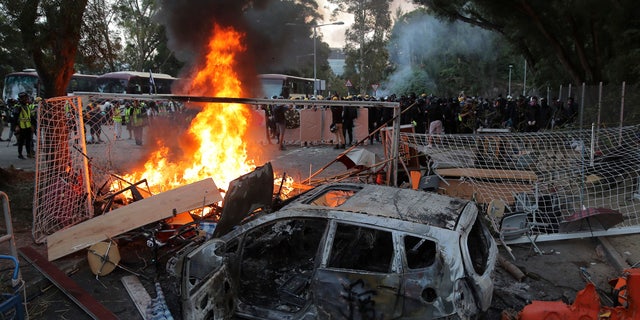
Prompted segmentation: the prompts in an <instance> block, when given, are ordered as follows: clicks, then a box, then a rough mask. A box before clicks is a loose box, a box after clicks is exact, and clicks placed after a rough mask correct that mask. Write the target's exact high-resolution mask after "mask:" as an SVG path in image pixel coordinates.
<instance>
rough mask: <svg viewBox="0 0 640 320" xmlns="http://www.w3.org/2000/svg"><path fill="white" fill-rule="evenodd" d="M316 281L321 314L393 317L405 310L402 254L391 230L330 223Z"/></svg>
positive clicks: (321, 315)
mask: <svg viewBox="0 0 640 320" xmlns="http://www.w3.org/2000/svg"><path fill="white" fill-rule="evenodd" d="M327 238H328V239H329V240H328V245H329V246H328V247H327V250H325V253H324V256H323V262H322V264H321V265H320V266H319V268H318V270H317V271H316V273H315V275H314V278H313V281H312V291H313V294H314V298H313V299H314V303H315V306H316V308H317V310H318V318H346V319H390V318H395V317H398V316H399V315H400V314H401V312H402V303H401V298H400V295H399V292H400V275H399V274H398V272H397V271H398V269H397V267H398V265H399V263H398V261H397V259H398V256H397V255H396V254H395V252H396V251H397V250H395V249H396V246H395V245H394V241H393V236H392V233H391V232H390V231H386V230H381V229H373V228H369V227H366V226H358V225H352V224H346V223H334V224H332V225H331V229H330V231H329V236H328V237H327Z"/></svg>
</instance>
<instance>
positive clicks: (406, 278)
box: [399, 234, 455, 319]
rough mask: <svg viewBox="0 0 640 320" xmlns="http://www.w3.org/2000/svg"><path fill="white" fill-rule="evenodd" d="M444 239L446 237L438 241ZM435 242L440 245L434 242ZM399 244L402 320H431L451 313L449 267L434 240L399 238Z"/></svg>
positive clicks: (452, 289)
mask: <svg viewBox="0 0 640 320" xmlns="http://www.w3.org/2000/svg"><path fill="white" fill-rule="evenodd" d="M442 238H446V237H442ZM438 241H444V240H443V239H441V238H438ZM399 242H401V243H402V244H403V249H404V250H403V252H404V261H405V263H404V272H403V278H402V284H403V285H402V296H403V297H404V308H403V313H402V317H403V318H404V319H435V318H440V317H445V316H448V315H451V314H453V313H455V306H454V304H453V298H452V296H453V294H454V286H453V283H452V281H451V266H449V265H448V264H447V261H446V259H444V257H443V256H442V254H441V251H443V250H444V248H442V247H438V244H437V242H436V240H435V239H430V238H427V237H418V236H413V235H408V234H407V235H404V234H403V235H399Z"/></svg>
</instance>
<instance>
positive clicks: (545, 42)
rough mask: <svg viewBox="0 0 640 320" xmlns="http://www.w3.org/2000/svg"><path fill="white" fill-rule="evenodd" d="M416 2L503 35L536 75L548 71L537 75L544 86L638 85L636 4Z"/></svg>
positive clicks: (445, 16) (639, 31) (627, 0)
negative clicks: (553, 82) (555, 82)
mask: <svg viewBox="0 0 640 320" xmlns="http://www.w3.org/2000/svg"><path fill="white" fill-rule="evenodd" d="M416 2H417V3H420V4H423V5H425V6H426V7H428V8H429V9H430V10H433V12H435V14H436V15H438V16H439V17H441V18H442V19H446V20H449V21H453V20H458V21H462V22H466V23H469V24H472V25H476V26H479V27H482V28H485V29H487V30H491V31H494V32H496V33H498V34H500V35H501V36H502V37H503V38H504V39H505V40H506V41H507V42H508V43H509V44H510V45H511V46H512V47H513V48H514V50H516V51H517V52H519V53H520V54H521V55H522V56H523V57H525V59H526V60H527V62H528V66H529V68H530V70H531V71H532V73H534V74H536V73H537V72H536V71H538V70H545V71H546V72H544V74H539V73H538V74H537V75H536V77H537V78H538V79H541V80H540V81H545V82H547V81H549V79H552V80H554V79H555V80H558V81H562V80H566V79H571V80H573V81H574V82H575V83H582V82H586V83H598V82H600V81H604V82H608V81H616V82H617V81H623V80H627V81H638V80H640V68H638V67H637V64H636V63H635V61H638V59H640V50H639V48H640V19H639V17H638V9H637V3H636V2H635V1H632V0H620V1H595V0H587V1H562V0H552V1H527V0H523V1H504V0H501V1H480V0H472V1H468V0H416ZM541 66H544V68H541ZM551 66H559V67H561V68H560V69H558V68H550V67H551ZM624 66H635V67H631V68H628V67H624ZM558 70H560V72H558Z"/></svg>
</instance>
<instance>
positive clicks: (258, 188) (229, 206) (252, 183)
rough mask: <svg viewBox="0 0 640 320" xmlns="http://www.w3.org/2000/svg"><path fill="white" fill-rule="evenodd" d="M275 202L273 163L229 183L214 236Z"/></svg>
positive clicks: (268, 207) (221, 234)
mask: <svg viewBox="0 0 640 320" xmlns="http://www.w3.org/2000/svg"><path fill="white" fill-rule="evenodd" d="M272 202H273V168H272V167H271V163H270V162H268V163H266V164H265V165H263V166H261V167H258V168H256V169H255V170H254V171H253V172H250V173H247V174H245V175H243V176H241V177H239V178H237V179H235V180H233V181H231V183H229V190H227V193H226V195H225V197H224V201H223V207H222V215H221V216H220V220H219V221H218V225H217V226H216V229H215V231H214V232H213V237H214V238H218V237H221V236H223V235H225V234H227V233H228V232H229V231H231V230H232V229H233V228H234V227H235V226H237V225H238V224H240V223H241V222H242V221H243V220H244V219H246V218H247V217H250V216H251V215H252V214H254V213H256V212H258V211H268V210H270V208H271V204H272Z"/></svg>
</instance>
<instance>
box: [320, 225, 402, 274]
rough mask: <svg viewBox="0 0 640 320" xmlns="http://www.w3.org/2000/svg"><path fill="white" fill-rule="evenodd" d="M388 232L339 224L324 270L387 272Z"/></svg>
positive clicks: (390, 245)
mask: <svg viewBox="0 0 640 320" xmlns="http://www.w3.org/2000/svg"><path fill="white" fill-rule="evenodd" d="M392 257H393V238H392V236H391V232H388V231H383V230H377V229H371V228H366V227H361V226H355V225H349V224H342V223H339V224H338V226H337V228H336V235H335V237H334V240H333V248H332V250H331V256H330V257H329V262H328V263H327V267H330V268H340V269H353V270H364V271H371V272H385V273H387V272H390V269H391V258H392Z"/></svg>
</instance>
